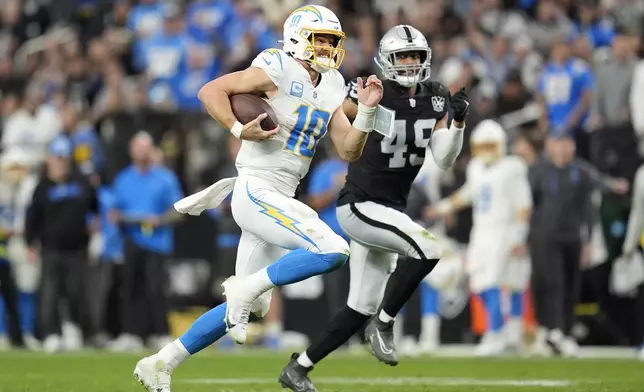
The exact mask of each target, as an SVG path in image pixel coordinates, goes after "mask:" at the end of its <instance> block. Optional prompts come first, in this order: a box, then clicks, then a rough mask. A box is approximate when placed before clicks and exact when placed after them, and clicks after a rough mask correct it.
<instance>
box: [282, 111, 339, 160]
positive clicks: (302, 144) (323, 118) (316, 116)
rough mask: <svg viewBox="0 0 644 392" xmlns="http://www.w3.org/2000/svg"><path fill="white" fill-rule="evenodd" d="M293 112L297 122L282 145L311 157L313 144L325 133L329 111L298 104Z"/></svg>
mask: <svg viewBox="0 0 644 392" xmlns="http://www.w3.org/2000/svg"><path fill="white" fill-rule="evenodd" d="M293 113H295V114H297V122H296V123H295V126H294V127H293V130H292V131H291V135H290V136H289V137H288V140H287V141H286V146H284V147H285V148H286V149H287V150H289V151H290V152H292V153H293V154H295V155H302V156H305V157H307V158H312V157H313V154H314V153H315V146H317V144H318V141H319V140H320V139H322V138H323V137H324V135H325V134H326V128H327V126H328V125H329V119H330V118H331V113H329V112H327V111H325V110H320V109H316V108H312V107H310V106H307V105H300V106H299V107H298V108H297V110H295V112H293Z"/></svg>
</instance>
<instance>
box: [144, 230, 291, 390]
mask: <svg viewBox="0 0 644 392" xmlns="http://www.w3.org/2000/svg"><path fill="white" fill-rule="evenodd" d="M285 252H286V250H284V249H282V248H279V247H276V246H274V245H271V244H269V243H267V242H265V241H263V240H261V239H259V238H257V237H256V236H255V235H253V234H251V233H248V232H242V235H241V239H240V241H239V246H238V248H237V262H236V268H235V273H236V274H237V275H239V276H245V275H249V274H252V273H253V272H256V271H257V270H259V269H261V268H263V267H265V266H266V265H269V264H270V263H271V262H273V261H274V260H275V259H276V258H279V257H281V256H282V255H283V254H284V253H285ZM269 306H270V291H269V292H267V293H265V294H263V295H262V296H260V297H259V298H258V299H257V300H256V301H255V302H254V303H253V305H252V307H251V312H253V314H254V315H255V316H256V317H263V316H264V315H265V314H266V313H267V312H268V308H269ZM226 309H227V304H226V303H225V302H224V303H222V304H220V305H218V306H216V307H215V308H213V309H211V310H209V311H208V312H206V313H204V314H203V315H201V317H199V318H198V319H197V320H196V321H195V322H194V323H193V324H192V325H191V326H190V328H189V329H188V330H187V331H186V332H185V333H184V334H183V335H182V336H180V337H179V338H178V339H177V340H175V341H174V342H172V343H170V344H167V345H166V346H165V347H164V348H162V349H161V350H160V351H159V352H158V353H157V354H155V355H152V356H150V357H146V358H144V359H142V360H141V361H139V363H138V364H137V366H136V368H135V371H134V376H135V378H137V380H139V382H140V383H141V384H142V385H143V386H144V387H146V388H147V389H148V390H149V391H151V392H158V389H161V391H163V392H167V391H169V390H170V377H171V374H172V372H173V371H174V369H176V368H177V367H179V366H180V365H181V364H182V363H183V362H185V361H186V360H187V359H188V358H190V357H191V356H192V355H194V354H196V353H198V352H200V351H202V350H203V349H205V348H206V347H208V346H210V345H211V344H213V343H214V342H216V341H217V340H219V339H220V338H222V337H223V336H224V335H225V334H226V322H225V318H226ZM159 361H160V362H159ZM157 363H161V364H162V366H160V369H157V367H156V365H157Z"/></svg>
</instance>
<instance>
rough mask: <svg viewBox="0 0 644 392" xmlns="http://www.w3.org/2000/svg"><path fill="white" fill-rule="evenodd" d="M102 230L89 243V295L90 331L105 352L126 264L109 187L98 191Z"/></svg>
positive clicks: (93, 342)
mask: <svg viewBox="0 0 644 392" xmlns="http://www.w3.org/2000/svg"><path fill="white" fill-rule="evenodd" d="M97 197H98V210H99V216H98V224H99V225H100V230H99V231H98V232H96V233H95V234H94V236H93V237H92V241H91V242H90V274H89V277H88V281H89V282H90V287H89V289H88V291H87V300H88V302H87V305H88V324H89V325H88V331H89V334H90V337H91V340H92V344H93V346H94V347H98V348H103V347H105V345H106V344H107V341H108V333H107V330H108V328H107V327H108V325H107V317H108V304H109V296H110V293H111V291H112V289H113V287H114V286H115V283H116V281H117V280H118V279H117V275H118V273H119V272H120V271H119V270H118V266H119V265H120V264H122V263H123V260H124V256H123V238H122V235H121V231H120V230H119V227H118V226H117V225H115V224H114V223H113V222H112V221H111V220H110V219H109V217H108V215H109V211H111V210H112V209H114V208H116V207H117V206H116V198H115V197H114V192H113V190H112V188H111V187H110V186H109V185H106V184H101V185H100V186H99V188H98V190H97Z"/></svg>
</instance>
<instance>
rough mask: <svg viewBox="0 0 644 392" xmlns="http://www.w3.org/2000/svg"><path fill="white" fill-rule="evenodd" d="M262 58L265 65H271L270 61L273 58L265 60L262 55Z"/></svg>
mask: <svg viewBox="0 0 644 392" xmlns="http://www.w3.org/2000/svg"><path fill="white" fill-rule="evenodd" d="M262 60H264V62H265V63H266V65H271V63H272V62H273V60H271V61H268V60H266V59H265V58H263V57H262Z"/></svg>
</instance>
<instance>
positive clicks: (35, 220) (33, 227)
mask: <svg viewBox="0 0 644 392" xmlns="http://www.w3.org/2000/svg"><path fill="white" fill-rule="evenodd" d="M45 202H46V198H45V186H44V184H43V183H42V182H40V183H38V185H37V186H36V189H34V193H33V196H32V197H31V204H30V205H29V207H28V208H27V216H26V219H25V241H26V242H27V245H28V246H30V247H31V246H33V245H34V242H35V241H36V240H37V239H38V238H39V237H40V233H41V231H42V224H43V222H44V210H45Z"/></svg>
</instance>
